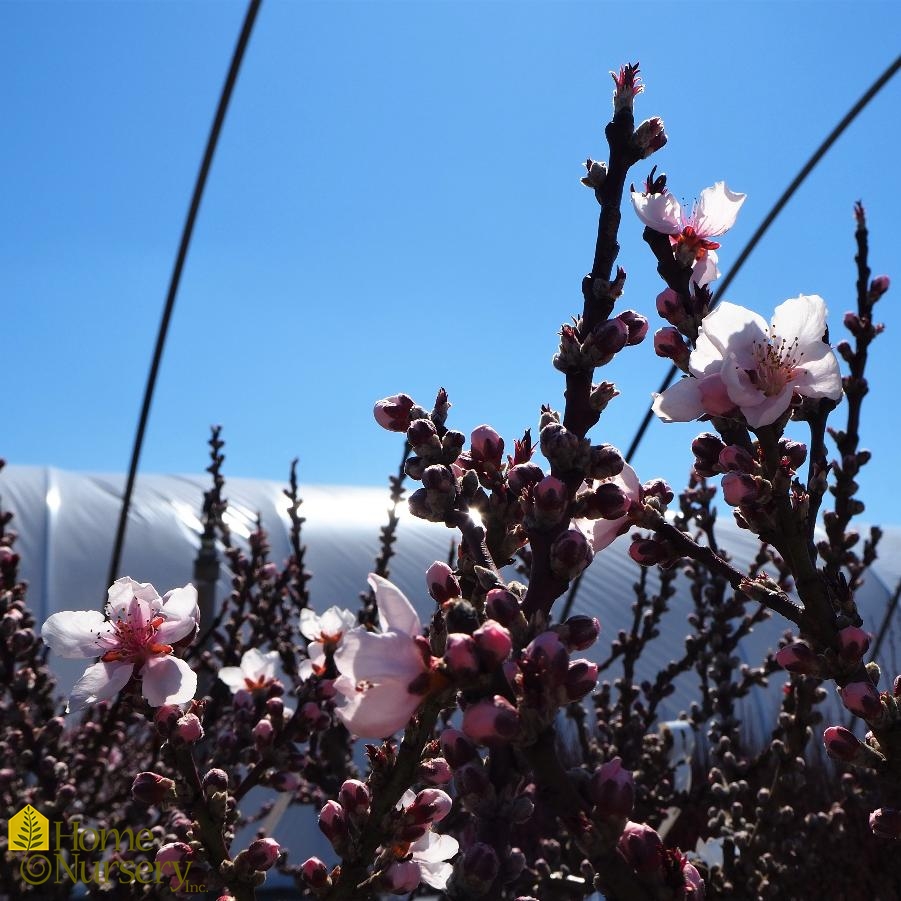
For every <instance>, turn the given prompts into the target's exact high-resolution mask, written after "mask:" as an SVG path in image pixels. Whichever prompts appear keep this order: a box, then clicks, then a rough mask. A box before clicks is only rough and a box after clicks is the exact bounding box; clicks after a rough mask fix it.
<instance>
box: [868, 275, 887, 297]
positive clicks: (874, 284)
mask: <svg viewBox="0 0 901 901" xmlns="http://www.w3.org/2000/svg"><path fill="white" fill-rule="evenodd" d="M890 285H891V281H890V280H889V277H888V276H887V275H877V276H876V278H874V279H873V281H871V282H870V296H869V299H870V302H871V303H875V302H876V301H877V300H879V298H880V297H882V295H883V294H885V292H886V291H888V289H889V286H890Z"/></svg>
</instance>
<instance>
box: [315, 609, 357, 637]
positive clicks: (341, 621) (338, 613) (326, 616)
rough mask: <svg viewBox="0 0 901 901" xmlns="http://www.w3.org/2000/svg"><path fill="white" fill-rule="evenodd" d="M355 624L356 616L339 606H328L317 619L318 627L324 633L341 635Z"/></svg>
mask: <svg viewBox="0 0 901 901" xmlns="http://www.w3.org/2000/svg"><path fill="white" fill-rule="evenodd" d="M356 625H357V618H356V616H354V615H353V613H351V612H350V610H342V609H341V607H329V608H328V610H326V611H325V613H323V614H322V617H321V618H320V620H319V628H320V630H321V632H322V633H323V634H325V635H342V634H343V633H345V632H347V631H349V630H350V629H353V627H354V626H356Z"/></svg>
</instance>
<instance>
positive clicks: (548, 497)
mask: <svg viewBox="0 0 901 901" xmlns="http://www.w3.org/2000/svg"><path fill="white" fill-rule="evenodd" d="M532 499H533V500H534V502H535V518H536V520H537V522H538V525H539V526H551V525H554V524H555V523H557V522H559V521H560V520H561V519H562V518H563V514H564V513H566V508H567V506H568V505H569V492H568V491H567V488H566V485H564V484H563V482H561V481H560V479H557V478H554V476H545V477H544V478H543V479H542V480H541V481H540V482H539V483H538V484H537V485H536V486H535V487H534V488H533V489H532Z"/></svg>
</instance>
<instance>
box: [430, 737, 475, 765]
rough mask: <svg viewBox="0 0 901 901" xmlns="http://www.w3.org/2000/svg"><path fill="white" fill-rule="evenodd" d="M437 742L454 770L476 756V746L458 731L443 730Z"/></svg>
mask: <svg viewBox="0 0 901 901" xmlns="http://www.w3.org/2000/svg"><path fill="white" fill-rule="evenodd" d="M438 741H439V743H440V745H441V753H442V754H443V755H444V757H445V759H446V760H447V762H448V763H449V764H450V765H451V766H452V767H453V768H454V769H455V770H456V769H459V768H460V767H462V766H463V765H464V764H467V763H469V761H470V760H472V759H473V758H475V757H477V756H478V753H479V752H478V751H477V750H476V746H475V745H474V744H473V743H472V742H471V741H470V740H469V739H468V738H467V737H466V736H465V735H464V734H463V733H462V732H461V731H460V730H459V729H445V730H444V731H443V732H442V733H441V735H440V736H439V737H438Z"/></svg>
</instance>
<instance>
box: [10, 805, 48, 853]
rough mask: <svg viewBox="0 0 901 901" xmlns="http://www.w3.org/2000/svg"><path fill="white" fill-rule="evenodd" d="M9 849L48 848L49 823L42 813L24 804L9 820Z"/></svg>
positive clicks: (38, 849)
mask: <svg viewBox="0 0 901 901" xmlns="http://www.w3.org/2000/svg"><path fill="white" fill-rule="evenodd" d="M8 839H9V850H10V851H48V850H50V824H49V822H48V821H47V817H45V816H44V815H43V814H42V813H40V812H39V811H37V810H35V809H34V808H33V807H32V806H31V805H30V804H26V805H25V807H23V808H22V809H21V810H20V811H19V812H18V813H17V814H16V815H15V816H14V817H10V820H9V832H8Z"/></svg>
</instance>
